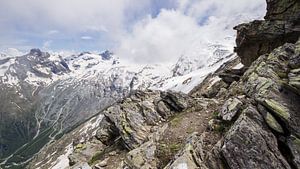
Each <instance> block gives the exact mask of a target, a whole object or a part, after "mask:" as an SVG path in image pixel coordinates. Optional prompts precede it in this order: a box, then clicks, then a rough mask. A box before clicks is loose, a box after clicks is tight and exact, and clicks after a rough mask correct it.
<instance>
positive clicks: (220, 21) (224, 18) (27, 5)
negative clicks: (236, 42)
mask: <svg viewBox="0 0 300 169" xmlns="http://www.w3.org/2000/svg"><path fill="white" fill-rule="evenodd" d="M171 3H173V4H171ZM170 4H171V5H170ZM160 5H161V6H160ZM164 5H165V6H164ZM167 6H171V7H172V8H173V9H170V8H168V9H163V10H161V9H160V8H161V7H166V8H167ZM159 10H161V12H160V13H159V14H157V13H155V15H153V11H159ZM264 13H265V0H226V1H224V0H223V1H222V0H164V1H161V0H110V1H107V0H85V1H83V0H26V1H24V0H1V1H0V36H1V39H0V49H1V48H7V47H16V48H22V49H27V48H29V47H42V48H45V49H50V48H51V49H52V48H53V47H54V46H59V47H61V49H64V47H68V48H67V50H72V49H75V50H78V49H79V50H86V49H84V48H85V47H90V46H91V45H94V47H95V48H98V47H99V49H98V50H102V49H103V48H101V47H103V46H104V47H107V46H109V47H112V46H113V47H114V49H115V50H116V53H117V54H118V55H119V56H120V57H122V58H130V59H131V60H132V61H137V62H168V61H173V60H176V59H177V58H178V57H179V56H180V55H181V54H182V52H184V51H185V50H187V49H188V46H189V45H190V44H191V43H194V42H195V41H206V40H222V39H224V36H227V35H233V34H234V31H233V30H232V27H233V26H234V25H236V24H238V21H239V22H241V21H244V20H245V21H247V20H250V19H252V18H253V17H254V18H255V17H260V18H261V17H262V16H263V15H264ZM151 14H152V15H151ZM241 14H242V16H240V15H241ZM199 24H200V25H199ZM83 35H84V36H83ZM86 35H88V36H86ZM18 39H19V40H18ZM20 39H21V40H23V41H22V42H21V41H20ZM91 39H93V43H92V44H89V43H88V41H83V40H91ZM54 42H55V43H54ZM89 42H90V41H89ZM40 43H41V44H40ZM66 43H68V44H67V45H66ZM36 45H40V46H36ZM82 46H83V47H82ZM89 49H90V48H89ZM92 50H97V49H94V48H92Z"/></svg>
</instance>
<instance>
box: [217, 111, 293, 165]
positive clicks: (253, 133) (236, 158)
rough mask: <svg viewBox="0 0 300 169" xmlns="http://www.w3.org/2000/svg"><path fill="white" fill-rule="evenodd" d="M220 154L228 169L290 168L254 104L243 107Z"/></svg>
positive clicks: (227, 135)
mask: <svg viewBox="0 0 300 169" xmlns="http://www.w3.org/2000/svg"><path fill="white" fill-rule="evenodd" d="M222 154H223V156H224V158H225V160H226V162H227V164H228V166H229V167H230V168H235V169H239V168H261V169H268V168H269V169H273V168H291V167H290V166H289V164H288V163H287V161H286V160H285V158H284V157H283V156H282V155H281V153H280V151H279V150H278V144H277V139H276V137H275V136H274V135H273V134H272V133H271V132H270V130H268V128H267V127H266V125H265V124H264V119H263V117H262V116H261V115H260V114H259V112H258V111H257V110H256V109H255V108H254V107H248V108H247V109H245V110H244V111H243V113H242V115H241V116H240V117H239V118H238V120H237V121H236V122H235V123H234V125H233V126H232V127H231V129H230V130H229V131H228V133H227V134H226V137H225V140H224V145H223V147H222Z"/></svg>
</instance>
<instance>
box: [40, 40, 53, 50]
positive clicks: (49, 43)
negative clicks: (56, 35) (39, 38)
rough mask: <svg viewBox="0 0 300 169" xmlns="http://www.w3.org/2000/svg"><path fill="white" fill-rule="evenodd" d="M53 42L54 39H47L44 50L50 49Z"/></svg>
mask: <svg viewBox="0 0 300 169" xmlns="http://www.w3.org/2000/svg"><path fill="white" fill-rule="evenodd" d="M52 42H53V41H52V40H47V41H45V42H44V43H43V47H42V49H43V50H49V49H50V47H51V44H52Z"/></svg>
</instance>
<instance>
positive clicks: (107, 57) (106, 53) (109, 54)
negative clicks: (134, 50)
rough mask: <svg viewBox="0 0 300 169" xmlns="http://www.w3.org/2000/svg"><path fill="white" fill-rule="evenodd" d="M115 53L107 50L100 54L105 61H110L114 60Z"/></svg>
mask: <svg viewBox="0 0 300 169" xmlns="http://www.w3.org/2000/svg"><path fill="white" fill-rule="evenodd" d="M113 54H114V53H112V52H110V51H109V50H106V51H104V52H102V53H100V56H101V57H102V59H103V60H110V59H111V58H112V55H113Z"/></svg>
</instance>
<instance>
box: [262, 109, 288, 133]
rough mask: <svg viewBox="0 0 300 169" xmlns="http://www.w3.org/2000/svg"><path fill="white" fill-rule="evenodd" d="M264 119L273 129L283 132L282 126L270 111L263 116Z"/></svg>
mask: <svg viewBox="0 0 300 169" xmlns="http://www.w3.org/2000/svg"><path fill="white" fill-rule="evenodd" d="M265 121H266V122H267V124H268V126H269V127H271V128H272V129H273V130H275V131H277V132H278V133H282V134H283V133H284V131H283V128H282V127H281V125H280V124H279V123H278V122H277V120H276V119H275V118H274V117H273V116H272V114H271V113H269V112H268V113H267V114H266V116H265Z"/></svg>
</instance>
